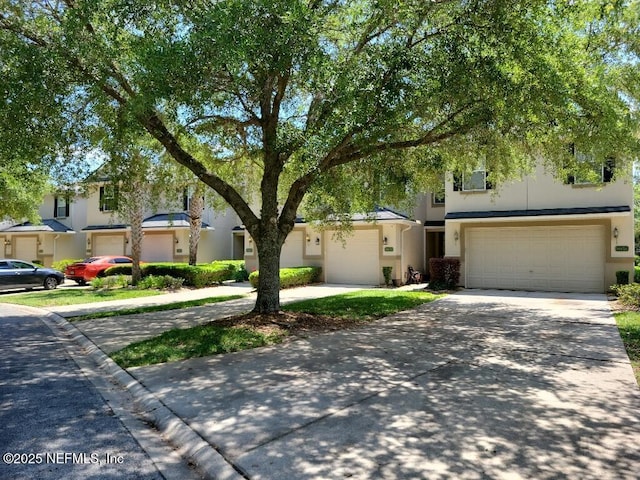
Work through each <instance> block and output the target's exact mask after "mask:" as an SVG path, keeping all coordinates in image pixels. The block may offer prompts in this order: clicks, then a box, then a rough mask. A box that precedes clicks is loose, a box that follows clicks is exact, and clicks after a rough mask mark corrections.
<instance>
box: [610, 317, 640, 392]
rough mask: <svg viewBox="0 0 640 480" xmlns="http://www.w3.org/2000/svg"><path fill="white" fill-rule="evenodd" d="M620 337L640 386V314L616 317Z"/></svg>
mask: <svg viewBox="0 0 640 480" xmlns="http://www.w3.org/2000/svg"><path fill="white" fill-rule="evenodd" d="M614 317H615V319H616V323H617V324H618V330H619V332H620V337H621V338H622V342H623V343H624V348H625V349H626V350H627V355H628V356H629V360H631V367H632V368H633V373H634V374H635V376H636V381H637V382H638V385H639V386H640V312H623V313H616V314H615V315H614Z"/></svg>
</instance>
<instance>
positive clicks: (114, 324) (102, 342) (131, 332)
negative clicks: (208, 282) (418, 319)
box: [50, 283, 367, 353]
mask: <svg viewBox="0 0 640 480" xmlns="http://www.w3.org/2000/svg"><path fill="white" fill-rule="evenodd" d="M363 288H367V287H364V286H362V285H332V284H321V285H310V286H307V287H300V288H290V289H286V290H282V291H281V292H280V303H281V304H283V305H284V304H287V303H291V302H295V301H299V300H307V299H312V298H321V297H328V296H331V295H338V294H340V293H347V292H354V291H358V290H362V289H363ZM225 295H245V298H239V299H237V300H229V301H226V302H221V303H216V304H210V305H203V306H201V307H191V308H185V309H181V310H167V311H163V312H153V313H143V314H137V315H127V316H126V321H123V319H122V317H110V318H99V319H95V320H85V321H81V322H76V323H74V325H75V326H76V327H77V328H78V329H79V330H80V331H81V332H82V333H83V334H85V335H86V336H87V337H88V338H89V339H91V341H92V342H93V343H95V344H96V345H97V346H98V347H99V348H100V349H101V350H103V351H104V352H106V353H111V352H115V351H116V350H119V349H121V348H123V347H125V346H127V345H129V344H131V343H134V342H138V341H140V340H144V339H146V338H151V337H155V336H157V335H160V334H161V333H163V332H166V331H167V330H171V329H173V328H188V327H193V326H196V325H201V324H204V323H208V322H210V321H212V320H218V319H221V318H225V317H228V316H231V315H238V314H242V313H246V312H249V311H250V310H251V309H252V308H253V306H254V304H255V301H256V294H255V292H254V291H253V289H252V288H251V285H250V284H248V283H245V284H242V283H241V284H233V283H232V284H229V285H225V286H220V287H212V288H203V289H200V290H193V291H189V290H184V291H181V292H177V293H170V294H166V295H160V296H154V297H143V298H140V299H137V298H136V299H131V300H119V301H117V302H101V303H96V304H90V305H68V306H65V307H54V308H51V309H50V311H51V312H53V313H57V314H58V315H61V316H64V317H67V318H68V317H73V316H77V315H84V314H86V313H90V312H95V311H100V310H105V311H110V310H116V309H123V308H128V307H131V306H140V305H160V304H167V303H171V302H177V301H183V300H191V299H195V298H208V297H215V296H225Z"/></svg>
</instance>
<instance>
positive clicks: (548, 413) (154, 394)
mask: <svg viewBox="0 0 640 480" xmlns="http://www.w3.org/2000/svg"><path fill="white" fill-rule="evenodd" d="M359 288H362V287H344V286H340V287H338V286H316V287H305V288H303V289H296V291H294V290H285V291H283V292H282V301H283V303H285V302H287V301H292V300H293V299H294V298H301V297H302V298H307V297H309V296H318V295H320V296H322V295H325V294H326V295H329V294H333V293H341V292H342V291H349V290H353V289H359ZM252 305H253V299H252V298H250V297H249V298H247V299H242V300H236V301H233V302H227V303H226V304H216V305H210V306H209V307H206V308H205V307H197V308H193V309H186V310H184V311H180V312H175V311H174V312H163V314H162V315H160V314H145V315H141V316H139V317H140V318H132V317H138V316H127V317H126V322H123V321H122V320H123V319H122V318H120V319H119V323H118V322H116V321H115V320H114V323H109V322H106V321H105V320H100V321H99V322H98V321H96V322H95V323H94V324H93V325H92V324H91V321H88V322H79V323H78V324H77V327H78V328H80V329H81V330H82V331H83V332H84V334H85V335H86V336H87V337H88V338H89V339H90V340H91V341H92V342H94V343H95V344H96V345H98V346H100V348H102V349H103V350H104V351H111V350H113V349H115V348H118V345H122V344H123V343H125V342H126V343H130V342H131V341H133V340H134V339H135V338H137V336H144V335H147V336H150V335H153V330H154V329H155V328H156V325H158V328H159V329H166V326H167V325H169V323H171V322H177V323H178V324H180V323H182V324H183V325H190V324H193V323H194V322H200V321H209V320H211V319H212V318H213V317H214V316H215V315H217V313H215V312H220V314H221V315H223V316H224V315H226V314H228V312H231V311H240V310H242V309H245V310H246V309H249V308H250V307H251V306H252ZM222 312H224V313H222ZM164 313H166V316H165V315H164ZM167 322H168V323H167ZM67 325H68V324H67ZM68 328H69V329H72V330H75V328H74V327H70V326H69V327H68ZM76 331H77V330H76ZM82 339H84V340H83V341H85V342H89V341H88V340H87V339H86V338H85V337H84V336H82ZM85 348H86V349H87V350H89V351H91V352H92V354H94V355H96V356H97V357H96V358H98V359H99V360H100V361H102V362H103V364H104V365H105V369H106V371H107V372H108V373H109V374H110V375H114V376H116V377H118V378H119V381H120V382H121V383H123V384H128V386H129V388H130V389H132V390H134V391H136V392H137V396H138V397H139V398H141V399H142V401H143V404H144V405H145V408H146V409H147V411H153V412H163V413H162V417H161V418H159V419H158V421H157V423H158V424H159V425H160V429H161V431H163V433H164V434H165V435H168V436H169V437H172V438H173V439H174V441H176V443H178V444H179V446H180V447H181V448H182V451H183V453H185V454H186V455H187V456H191V458H194V459H195V461H196V463H200V464H201V465H203V466H204V467H205V470H208V473H209V475H210V476H211V478H229V479H231V478H234V479H242V478H244V479H252V480H260V479H281V478H295V479H302V480H304V479H342V478H354V479H363V480H364V479H371V478H381V479H394V480H396V479H422V478H424V479H476V478H478V479H479V478H535V479H552V478H553V479H556V478H581V479H594V480H595V479H597V480H607V479H611V480H613V479H616V480H617V479H638V478H640V476H639V475H638V472H639V470H638V465H640V454H639V452H638V450H637V445H639V444H640V418H639V417H640V416H639V415H638V412H639V411H640V390H639V389H638V386H637V384H636V383H635V379H634V377H633V374H632V371H631V367H630V364H629V360H628V358H627V356H626V353H625V352H624V348H623V345H622V342H621V340H620V337H619V334H618V331H617V328H616V326H615V322H614V320H613V318H612V316H611V312H610V309H609V307H608V304H607V300H606V298H605V296H604V295H577V294H564V295H563V294H539V293H525V292H504V291H502V292H493V291H463V292H460V293H458V294H455V295H450V296H448V297H446V298H444V299H441V300H438V301H436V302H433V303H431V304H427V305H423V306H422V307H420V308H417V309H415V310H412V311H409V312H403V313H400V314H396V315H393V316H391V317H388V318H385V319H381V320H379V321H376V322H372V323H371V324H370V325H367V326H366V327H363V328H358V329H353V330H346V331H340V332H333V333H328V334H322V335H317V336H313V337H311V338H309V339H307V340H298V341H295V342H291V343H289V344H285V345H279V346H274V347H266V348H260V349H255V350H251V351H244V352H237V353H232V354H227V355H219V356H215V357H207V358H197V359H191V360H186V361H182V362H174V363H168V364H160V365H153V366H148V367H138V368H132V369H130V370H129V371H128V373H129V374H130V375H133V377H135V379H136V380H133V379H132V378H131V377H130V376H129V375H128V374H126V373H125V372H122V371H121V370H120V369H119V368H118V367H117V366H115V364H113V363H112V362H111V363H110V360H109V359H108V358H106V357H104V354H102V352H101V351H99V350H97V349H92V348H91V347H90V344H89V343H86V344H85ZM100 355H102V357H100ZM149 392H151V393H149ZM158 415H160V414H159V413H158ZM174 415H175V416H177V417H175V418H174V417H172V416H174ZM170 418H173V419H172V420H168V419H170ZM176 425H180V427H177V426H176ZM172 432H173V433H172ZM176 432H178V433H176ZM211 447H213V448H211ZM203 452H206V454H203ZM203 458H204V459H203ZM225 465H226V466H225ZM229 466H230V467H232V468H227V467H229Z"/></svg>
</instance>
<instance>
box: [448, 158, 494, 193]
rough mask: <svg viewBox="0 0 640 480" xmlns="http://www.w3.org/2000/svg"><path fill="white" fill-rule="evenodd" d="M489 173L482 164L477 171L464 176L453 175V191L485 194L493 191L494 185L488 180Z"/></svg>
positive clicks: (466, 173)
mask: <svg viewBox="0 0 640 480" xmlns="http://www.w3.org/2000/svg"><path fill="white" fill-rule="evenodd" d="M488 176H489V174H488V172H487V169H486V168H485V165H484V162H482V163H481V164H480V165H478V167H477V168H476V169H475V170H472V171H471V172H465V173H463V174H462V175H460V174H454V175H453V190H454V191H455V192H483V191H485V190H491V189H492V188H493V185H492V184H491V182H490V181H489V180H488Z"/></svg>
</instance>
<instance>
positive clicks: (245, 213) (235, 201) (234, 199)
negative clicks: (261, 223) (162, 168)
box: [138, 112, 258, 231]
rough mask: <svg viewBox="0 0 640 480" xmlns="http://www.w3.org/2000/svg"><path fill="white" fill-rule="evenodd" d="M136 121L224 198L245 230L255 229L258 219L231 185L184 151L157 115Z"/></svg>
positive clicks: (175, 157) (145, 116) (176, 158)
mask: <svg viewBox="0 0 640 480" xmlns="http://www.w3.org/2000/svg"><path fill="white" fill-rule="evenodd" d="M138 120H139V121H140V123H141V124H142V125H143V126H144V128H145V129H146V130H147V131H148V132H149V133H150V134H151V136H152V137H153V138H155V139H156V140H158V141H159V142H160V143H161V144H162V146H164V148H165V149H166V150H167V152H168V153H169V154H170V155H171V156H172V157H173V158H174V159H175V160H176V161H177V162H178V163H180V164H181V165H184V166H185V167H187V168H188V169H189V170H191V171H192V172H193V173H194V174H195V175H196V176H197V177H198V178H199V179H200V180H202V181H203V182H204V183H206V184H207V185H209V186H210V187H211V188H213V189H214V190H215V191H216V192H217V193H218V194H219V195H220V196H221V197H222V198H224V199H225V200H226V201H227V203H228V204H229V205H231V206H232V207H233V209H234V210H235V211H236V213H237V214H238V216H239V217H240V219H241V220H242V222H243V223H244V225H245V227H247V229H249V230H250V231H251V230H252V229H254V228H256V227H257V225H258V218H257V217H256V215H255V214H254V213H253V211H252V210H251V208H250V207H249V205H248V204H247V202H245V200H244V199H243V198H242V196H240V194H239V193H238V192H237V191H236V190H235V189H234V188H233V187H232V186H231V185H229V184H228V183H227V182H225V181H224V180H222V179H221V178H220V177H218V176H217V175H214V174H212V173H211V172H209V171H208V170H207V168H206V167H205V166H204V165H203V164H202V163H201V162H200V161H198V160H197V159H196V158H194V157H193V156H192V155H191V154H190V153H188V152H187V151H186V150H184V148H182V146H181V145H180V143H179V142H178V140H177V139H176V138H175V137H174V136H173V135H172V134H171V132H169V130H168V129H167V127H166V126H165V124H164V123H163V122H162V120H161V119H160V117H159V116H158V114H157V113H155V112H148V113H147V114H145V115H140V116H138Z"/></svg>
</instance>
